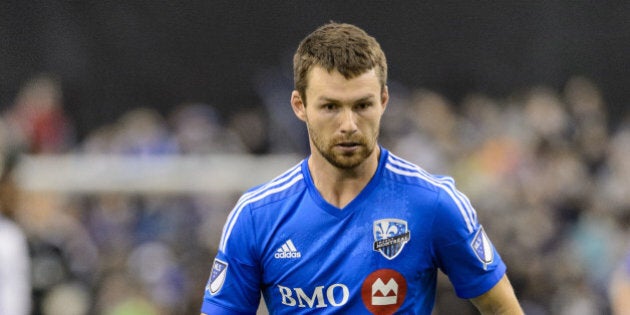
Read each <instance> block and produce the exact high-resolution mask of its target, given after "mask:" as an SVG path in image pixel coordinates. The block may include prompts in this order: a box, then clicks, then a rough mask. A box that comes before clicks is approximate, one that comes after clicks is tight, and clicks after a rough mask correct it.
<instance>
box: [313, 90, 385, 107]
mask: <svg viewBox="0 0 630 315" xmlns="http://www.w3.org/2000/svg"><path fill="white" fill-rule="evenodd" d="M373 98H374V94H371V93H370V94H368V95H366V96H363V97H361V98H358V99H356V100H353V101H352V103H354V104H356V103H362V102H366V101H370V100H372V99H373ZM317 100H318V101H320V102H325V103H339V100H338V99H335V98H331V97H327V96H321V97H319V98H318V99H317Z"/></svg>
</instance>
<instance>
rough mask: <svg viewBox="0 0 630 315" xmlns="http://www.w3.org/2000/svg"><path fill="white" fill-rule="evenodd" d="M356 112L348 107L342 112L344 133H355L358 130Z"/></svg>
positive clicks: (342, 130) (342, 129)
mask: <svg viewBox="0 0 630 315" xmlns="http://www.w3.org/2000/svg"><path fill="white" fill-rule="evenodd" d="M356 119H357V117H356V114H355V113H354V112H353V111H352V110H350V109H346V110H344V111H343V113H342V114H341V132H343V133H354V132H356V131H357V122H356Z"/></svg>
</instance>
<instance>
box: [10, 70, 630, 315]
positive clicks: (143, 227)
mask: <svg viewBox="0 0 630 315" xmlns="http://www.w3.org/2000/svg"><path fill="white" fill-rule="evenodd" d="M275 92H276V93H275V94H274V93H270V94H269V95H267V96H269V98H271V99H273V97H274V95H276V94H277V95H285V96H286V97H285V99H282V100H281V101H282V102H281V104H276V105H275V106H278V107H277V108H275V109H270V108H269V106H268V107H262V106H261V109H256V110H244V111H241V112H236V113H235V114H233V115H232V116H230V117H224V116H222V115H221V114H219V112H218V111H217V110H216V108H214V107H213V106H212V105H209V104H203V103H186V104H180V105H178V106H176V107H175V109H174V110H173V111H172V112H171V113H169V114H167V115H163V114H160V113H158V112H157V111H155V110H153V109H151V108H149V107H144V108H137V109H132V110H130V111H129V112H127V113H125V114H124V115H122V116H121V117H120V119H119V120H118V121H116V122H114V123H111V124H108V125H105V126H99V127H97V128H95V129H94V130H93V131H91V132H90V134H89V135H87V136H86V137H85V138H84V139H83V140H82V141H76V139H75V136H74V133H73V127H72V126H73V123H72V121H71V119H69V118H68V116H67V115H66V114H65V113H64V111H63V95H62V94H61V89H60V86H59V83H58V82H56V81H55V80H54V79H53V78H51V77H47V76H41V77H37V78H35V79H34V80H32V81H30V82H29V83H27V84H26V85H25V86H24V88H23V89H22V90H21V91H20V93H19V94H18V95H17V96H16V98H15V102H14V104H12V105H11V106H10V107H9V108H8V109H7V110H6V111H5V112H3V113H2V117H1V120H0V122H1V123H0V135H1V136H2V137H1V138H0V140H1V141H0V143H1V148H2V150H3V152H4V154H5V156H7V157H8V156H16V155H17V156H19V155H20V154H32V155H40V154H57V153H72V154H96V153H100V154H124V155H134V156H139V157H141V156H152V155H186V154H197V155H204V154H213V153H235V154H258V155H260V154H280V153H287V152H293V153H299V154H303V153H305V152H306V151H305V150H306V146H305V144H306V141H307V139H306V136H305V130H304V127H303V126H302V125H301V124H300V122H299V121H298V120H297V119H295V118H291V117H289V118H287V119H285V118H282V119H280V116H277V115H276V114H275V113H276V112H278V111H282V110H285V111H286V113H285V115H289V116H290V115H292V113H291V110H290V107H289V104H288V100H289V98H288V95H289V93H290V90H289V91H285V90H282V89H279V90H277V91H275ZM391 93H392V96H393V98H392V100H391V103H390V105H389V107H388V109H387V112H386V117H385V118H384V119H383V124H384V125H383V130H382V133H381V141H380V142H381V144H382V145H383V146H385V147H387V148H390V149H391V150H392V151H393V152H396V153H397V155H399V156H401V157H403V158H406V159H408V160H410V161H412V162H415V163H417V164H418V165H420V166H421V167H423V168H425V169H426V170H427V171H430V172H433V173H440V174H450V175H452V176H453V177H454V178H455V180H456V181H457V183H458V187H459V189H460V190H461V191H463V192H464V193H466V194H467V195H468V197H469V198H470V199H471V201H472V204H473V205H474V206H475V208H476V209H477V212H478V215H479V217H480V219H481V222H484V227H485V230H486V231H487V233H488V234H489V236H490V238H491V239H492V240H493V242H494V244H495V246H496V247H497V249H498V250H499V252H500V253H501V255H502V257H503V259H504V260H505V261H506V263H507V265H508V273H509V275H510V278H511V279H512V282H513V285H514V288H515V290H516V293H517V295H518V297H519V299H520V301H521V303H522V305H523V308H524V309H525V311H526V313H527V314H534V315H536V314H607V313H609V312H610V306H609V302H608V295H607V294H608V293H607V289H608V283H609V280H610V276H611V272H612V270H614V269H615V267H616V265H617V264H618V263H619V261H620V259H621V258H622V257H623V256H624V254H625V253H626V249H627V248H628V246H629V245H630V244H629V243H628V241H629V240H630V238H629V234H628V233H629V231H630V229H629V228H628V224H629V223H630V159H629V158H628V156H630V123H629V122H630V121H629V120H630V117H629V116H626V117H615V118H616V119H615V121H616V122H617V123H615V124H612V123H611V121H612V119H611V117H608V116H609V113H610V111H609V110H608V107H607V106H608V105H607V104H606V103H605V100H604V97H603V95H602V94H601V92H600V90H599V89H598V88H597V86H596V85H595V84H593V83H592V82H591V81H590V80H589V79H587V78H584V77H574V78H572V79H570V80H569V81H568V82H567V83H566V85H565V86H564V88H562V89H561V90H554V89H551V88H547V87H532V88H530V89H528V90H525V91H518V92H517V91H515V93H514V94H512V95H510V96H509V97H504V98H498V97H489V96H485V95H482V94H471V95H469V96H467V97H465V98H463V99H462V100H461V101H458V102H457V103H452V102H451V101H449V100H448V99H447V98H446V97H444V96H443V95H440V94H439V93H437V92H435V91H431V90H426V89H419V88H418V89H406V88H403V87H401V86H399V85H392V87H391ZM262 97H263V99H265V96H264V95H263V96H262ZM269 98H268V99H269ZM270 101H271V100H268V102H270ZM274 102H276V103H278V102H279V101H278V100H276V101H274ZM285 103H286V104H285ZM282 104H285V105H283V106H284V107H281V105H282ZM274 115H276V116H274ZM625 115H628V113H625ZM279 135H284V136H279ZM302 140H303V143H302V142H301V141H302ZM296 162H297V161H296ZM18 163H19V162H18ZM234 176H243V174H239V172H238V170H234ZM18 186H19V185H18ZM17 188H18V189H19V187H17ZM240 193H241V192H239V191H235V192H234V194H233V195H225V194H221V195H219V194H212V193H209V194H197V193H190V194H157V193H156V194H150V193H149V194H137V193H124V192H104V193H92V194H59V193H55V192H49V191H21V193H20V198H19V199H18V202H17V203H16V205H15V208H14V209H12V210H11V211H9V212H11V213H12V215H11V216H12V218H13V219H14V220H15V222H17V224H18V225H19V226H20V227H21V228H22V229H23V231H24V233H25V235H26V237H27V240H28V244H29V256H30V261H31V266H30V270H31V271H30V277H31V286H32V293H33V294H32V314H51V315H52V314H64V315H73V314H105V315H131V314H134V315H154V314H156V315H157V314H198V313H199V306H200V305H201V298H202V295H203V290H204V286H205V283H206V281H207V278H208V275H209V272H210V270H209V268H210V266H211V260H212V258H213V257H214V251H215V248H214V246H216V244H218V237H219V236H220V233H221V228H222V225H223V222H224V220H225V217H226V216H227V213H228V212H229V211H230V210H231V207H232V205H233V204H234V202H235V201H236V198H237V197H238V196H239V194H240ZM3 204H4V201H3ZM438 290H439V292H438V299H437V301H436V313H437V314H474V309H473V308H472V306H470V305H469V304H468V302H466V301H460V300H458V299H457V298H456V297H455V295H454V293H453V292H452V290H451V288H450V287H449V284H448V282H447V281H440V285H439V288H438Z"/></svg>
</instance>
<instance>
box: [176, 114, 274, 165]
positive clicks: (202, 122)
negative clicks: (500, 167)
mask: <svg viewBox="0 0 630 315" xmlns="http://www.w3.org/2000/svg"><path fill="white" fill-rule="evenodd" d="M169 122H170V124H171V127H172V129H173V133H174V135H175V139H176V140H177V144H178V146H179V151H180V153H182V154H209V153H245V152H246V149H245V145H244V144H243V143H242V141H241V139H240V138H239V137H238V136H237V135H236V134H235V133H234V132H233V131H232V130H230V129H228V128H225V126H224V124H223V121H222V119H221V118H220V117H219V113H218V112H217V111H216V110H215V109H214V108H213V107H212V106H210V105H208V104H204V103H184V104H180V105H179V106H177V107H176V108H175V110H174V111H173V112H172V113H171V115H170V117H169ZM248 127H249V128H250V129H249V131H250V132H253V133H255V134H264V132H260V130H259V129H258V128H256V127H257V125H256V124H255V123H250V124H248ZM252 129H253V130H252ZM249 142H251V141H249ZM249 142H248V143H249ZM249 146H250V147H252V148H255V147H257V146H258V144H251V145H249ZM252 150H255V149H252Z"/></svg>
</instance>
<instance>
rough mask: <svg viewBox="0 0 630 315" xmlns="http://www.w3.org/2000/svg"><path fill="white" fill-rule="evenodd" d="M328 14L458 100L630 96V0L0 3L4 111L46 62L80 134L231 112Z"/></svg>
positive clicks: (394, 74)
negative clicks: (178, 111) (186, 107)
mask: <svg viewBox="0 0 630 315" xmlns="http://www.w3.org/2000/svg"><path fill="white" fill-rule="evenodd" d="M329 20H335V21H338V22H349V23H355V24H357V25H359V26H361V27H363V28H364V29H365V30H366V31H368V33H370V34H372V35H373V36H375V37H376V38H377V39H378V40H379V41H380V42H381V44H382V46H383V48H384V50H385V52H386V54H387V56H388V59H389V64H390V79H392V80H395V81H397V82H400V83H402V84H403V85H405V86H408V87H428V88H432V89H435V90H437V91H439V92H442V93H444V94H445V95H447V96H448V97H450V98H452V99H453V100H455V101H456V100H457V99H458V98H460V97H462V96H463V95H464V94H466V93H467V92H470V91H479V92H485V93H488V94H491V95H494V96H504V95H506V94H509V93H513V92H515V91H518V90H519V89H523V88H527V87H530V86H533V85H539V84H544V85H548V86H551V87H553V88H558V89H559V88H561V87H562V85H563V84H564V83H565V82H566V80H567V79H568V78H569V77H570V76H572V75H585V76H587V77H589V78H591V79H593V80H594V81H595V83H596V84H597V85H598V86H599V87H600V88H601V89H602V91H603V93H604V96H605V98H606V101H607V102H608V104H609V105H610V106H611V107H610V111H611V113H612V116H613V117H619V116H620V115H621V113H625V112H626V109H625V108H626V107H627V106H628V100H630V89H628V88H627V86H628V85H629V84H630V76H629V75H628V74H629V71H628V69H630V67H629V66H630V22H629V21H630V2H628V1H535V0H534V1H502V2H500V4H499V3H494V2H480V1H459V2H450V1H449V2H447V1H423V2H413V1H207V0H204V1H201V0H193V1H81V0H74V1H72V0H57V1H55V0H50V1H44V0H42V1H21V0H5V1H1V2H0V108H6V107H8V106H10V105H11V103H12V101H13V99H14V97H15V94H16V93H17V91H18V89H19V87H20V85H22V84H23V83H24V81H25V80H27V79H28V78H29V77H30V76H32V75H34V74H36V73H38V72H42V71H45V72H51V73H54V74H56V75H58V76H59V77H60V78H61V81H62V84H63V89H64V99H65V101H64V102H65V109H66V111H67V112H68V113H69V115H70V116H71V117H72V118H73V119H74V120H75V122H76V128H77V131H78V134H79V136H81V135H84V134H85V133H86V132H87V131H88V130H90V129H91V128H93V127H94V126H98V125H101V124H104V123H108V122H110V121H112V120H114V119H116V118H117V117H119V116H120V114H121V113H122V112H124V111H126V110H128V109H130V108H134V107H139V106H149V107H153V108H157V109H159V110H160V111H162V112H168V111H169V110H171V108H172V107H173V106H175V105H177V104H179V103H181V102H185V101H203V102H207V103H211V104H213V105H216V106H217V107H218V108H219V109H220V110H221V111H222V112H224V113H228V114H229V113H230V112H232V111H234V110H237V109H239V108H245V107H253V106H258V105H259V104H260V102H261V101H260V95H259V94H260V93H257V91H256V88H255V87H256V82H255V81H256V80H260V78H261V76H264V73H266V72H265V71H267V70H268V69H273V68H275V69H280V70H283V71H284V72H281V73H282V74H284V75H286V76H287V77H288V78H290V76H291V72H290V66H291V64H290V62H291V60H290V58H291V54H292V52H293V50H294V49H295V47H296V46H297V44H298V42H299V40H300V39H301V38H302V37H304V36H305V35H306V34H307V33H309V32H310V31H312V30H313V29H314V28H315V27H316V26H319V25H321V24H322V23H324V22H327V21H329ZM287 104H288V94H287ZM287 106H288V105H287Z"/></svg>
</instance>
